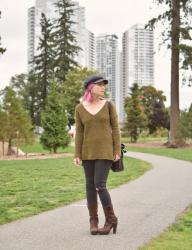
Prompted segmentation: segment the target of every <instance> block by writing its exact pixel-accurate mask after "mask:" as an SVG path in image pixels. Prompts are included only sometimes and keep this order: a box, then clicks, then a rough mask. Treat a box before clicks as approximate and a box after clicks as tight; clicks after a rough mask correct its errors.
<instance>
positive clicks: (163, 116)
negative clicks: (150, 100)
mask: <svg viewBox="0 0 192 250" xmlns="http://www.w3.org/2000/svg"><path fill="white" fill-rule="evenodd" d="M148 127H149V133H150V134H152V133H154V132H156V130H157V128H161V127H162V128H166V129H167V130H169V129H170V125H169V113H168V110H167V109H165V106H164V103H163V102H162V101H156V102H155V104H154V106H153V110H152V114H151V115H150V116H149V125H148Z"/></svg>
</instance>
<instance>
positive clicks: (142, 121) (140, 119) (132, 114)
mask: <svg viewBox="0 0 192 250" xmlns="http://www.w3.org/2000/svg"><path fill="white" fill-rule="evenodd" d="M130 90H131V92H130V95H129V96H128V97H127V98H126V99H125V112H126V115H127V121H126V124H125V129H126V130H127V131H128V134H129V136H130V137H131V141H132V142H136V141H137V139H138V137H139V134H140V133H141V131H142V129H143V128H144V127H145V126H146V116H145V114H144V108H143V106H142V103H141V98H140V96H141V92H140V89H139V86H138V84H136V83H135V84H134V85H133V86H132V87H131V88H130Z"/></svg>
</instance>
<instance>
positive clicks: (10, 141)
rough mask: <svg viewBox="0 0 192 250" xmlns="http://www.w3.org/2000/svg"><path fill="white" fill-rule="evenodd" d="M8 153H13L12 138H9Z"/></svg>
mask: <svg viewBox="0 0 192 250" xmlns="http://www.w3.org/2000/svg"><path fill="white" fill-rule="evenodd" d="M7 155H12V140H11V139H9V142H8V150H7Z"/></svg>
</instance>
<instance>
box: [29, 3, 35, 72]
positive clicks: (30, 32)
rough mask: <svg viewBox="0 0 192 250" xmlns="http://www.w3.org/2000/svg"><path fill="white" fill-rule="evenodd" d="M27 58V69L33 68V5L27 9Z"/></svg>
mask: <svg viewBox="0 0 192 250" xmlns="http://www.w3.org/2000/svg"><path fill="white" fill-rule="evenodd" d="M27 32H28V34H27V45H28V51H27V58H28V71H30V70H31V69H32V68H33V63H32V60H33V58H34V53H35V7H31V8H29V9H28V27H27Z"/></svg>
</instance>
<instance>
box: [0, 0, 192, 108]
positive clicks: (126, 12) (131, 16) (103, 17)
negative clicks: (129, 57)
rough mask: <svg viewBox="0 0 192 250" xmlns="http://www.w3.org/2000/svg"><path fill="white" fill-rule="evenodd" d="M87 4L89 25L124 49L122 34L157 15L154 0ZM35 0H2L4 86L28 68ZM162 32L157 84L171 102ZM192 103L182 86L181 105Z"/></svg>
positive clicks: (0, 79)
mask: <svg viewBox="0 0 192 250" xmlns="http://www.w3.org/2000/svg"><path fill="white" fill-rule="evenodd" d="M78 2H79V3H80V5H81V6H84V7H85V16H86V26H87V28H88V29H89V30H90V31H92V32H93V33H94V34H95V35H98V34H100V33H108V34H116V35H117V36H118V37H119V48H120V49H121V38H122V33H123V32H125V31H126V30H127V29H129V28H130V26H132V25H134V24H135V23H146V22H147V20H148V19H150V18H151V17H152V16H154V13H155V11H156V12H157V10H158V8H156V10H155V9H154V4H153V3H152V0H118V1H111V0H79V1H78ZM34 4H35V0H0V10H1V12H2V15H1V19H0V36H1V37H2V39H1V43H2V45H3V46H4V47H6V48H7V51H6V52H5V53H4V54H3V55H2V56H0V89H2V88H3V87H5V86H6V85H8V83H9V80H10V78H11V76H14V75H15V74H20V73H25V72H26V69H27V9H28V8H29V7H31V6H33V5H34ZM157 33H158V31H156V32H155V87H156V88H158V89H161V90H163V91H164V93H165V94H166V96H167V105H169V100H170V98H169V95H170V94H169V92H170V91H169V89H170V52H169V51H167V50H166V48H165V47H162V48H161V51H159V50H158V42H159V40H158V39H157V37H158V35H157ZM191 102H192V88H188V87H181V88H180V104H181V105H180V106H181V108H187V107H188V106H189V105H190V103H191Z"/></svg>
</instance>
